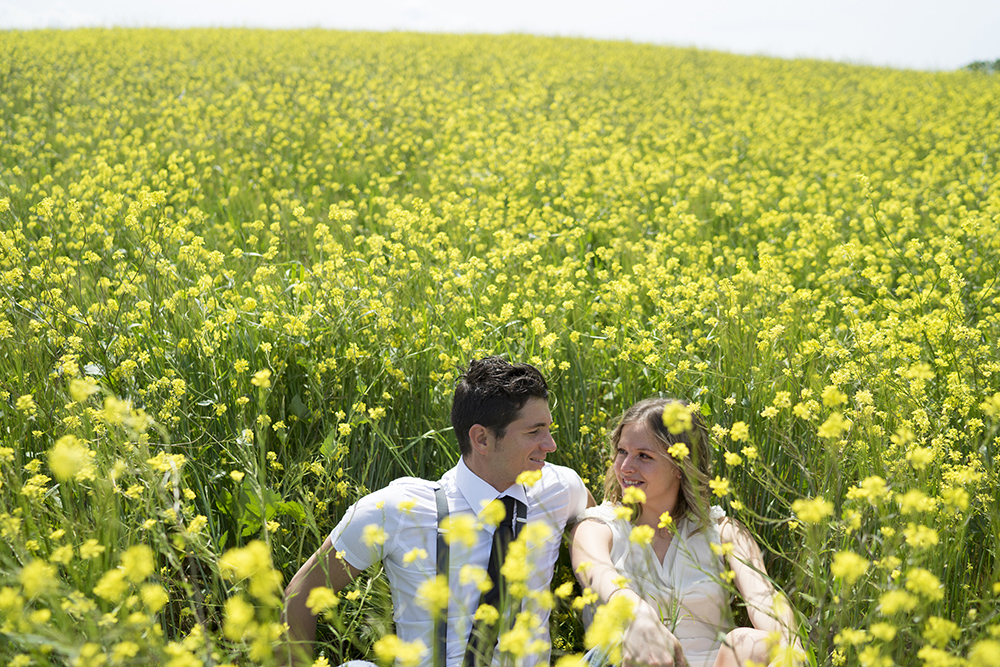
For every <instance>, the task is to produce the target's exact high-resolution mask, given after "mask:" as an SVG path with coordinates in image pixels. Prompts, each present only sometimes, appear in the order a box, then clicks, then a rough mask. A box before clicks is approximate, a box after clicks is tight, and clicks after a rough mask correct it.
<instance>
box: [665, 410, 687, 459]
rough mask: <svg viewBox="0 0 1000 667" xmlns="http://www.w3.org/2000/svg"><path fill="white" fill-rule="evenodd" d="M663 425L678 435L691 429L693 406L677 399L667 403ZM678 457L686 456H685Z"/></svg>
mask: <svg viewBox="0 0 1000 667" xmlns="http://www.w3.org/2000/svg"><path fill="white" fill-rule="evenodd" d="M663 425H664V426H666V427H667V430H668V431H669V432H670V433H671V434H673V435H678V434H681V433H684V432H686V431H690V430H691V425H692V420H691V406H688V405H683V404H681V403H678V402H676V401H672V402H670V403H667V405H666V406H664V408H663ZM677 458H684V457H683V456H680V457H677Z"/></svg>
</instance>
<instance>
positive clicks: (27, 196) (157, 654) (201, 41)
mask: <svg viewBox="0 0 1000 667" xmlns="http://www.w3.org/2000/svg"><path fill="white" fill-rule="evenodd" d="M0 77H2V78H0V98H2V100H0V101H2V105H0V109H2V111H0V113H2V122H0V220H2V225H0V294H2V296H3V300H4V310H3V313H2V315H0V345H2V348H0V359H2V366H0V398H2V408H0V409H2V411H3V419H2V426H0V433H2V436H0V437H2V447H3V449H0V466H2V470H3V473H2V474H3V476H2V478H0V479H2V484H0V498H2V499H3V502H2V510H0V536H2V540H0V656H2V657H3V660H4V661H5V662H7V663H10V664H20V665H25V664H41V665H56V664H79V665H98V664H106V663H110V664H148V663H149V662H151V661H153V662H165V663H167V664H176V665H181V664H200V663H205V664H214V663H226V662H234V663H241V664H246V663H248V662H252V663H260V664H266V663H268V662H269V661H271V660H272V656H271V652H272V646H273V643H272V642H273V640H275V639H276V637H277V635H278V634H280V625H279V623H278V605H279V600H278V591H280V588H281V583H282V580H283V578H284V579H287V577H288V576H290V575H291V573H292V572H294V571H295V569H296V568H297V567H298V566H299V565H300V564H301V563H302V562H303V561H304V559H305V558H306V557H307V556H308V554H309V553H311V552H312V550H313V549H314V548H315V547H316V546H318V544H319V543H320V542H321V541H322V539H323V538H324V537H325V535H326V534H327V533H328V531H329V530H330V529H331V528H332V526H333V525H334V524H335V522H336V520H337V518H338V517H339V516H340V514H341V513H342V511H343V510H344V509H345V508H346V507H347V506H348V504H349V503H351V502H353V501H354V500H355V499H356V498H358V497H359V496H360V495H362V494H364V493H365V492H367V491H369V490H372V489H376V488H379V487H381V486H383V485H385V484H386V483H387V482H388V481H389V480H391V479H393V478H395V477H398V476H401V475H416V476H421V477H429V478H436V477H437V476H438V475H440V474H441V473H442V472H443V471H444V470H447V469H448V468H449V467H451V466H452V465H453V464H454V462H455V461H456V458H457V453H456V448H455V446H454V444H453V443H454V439H453V437H452V435H451V433H450V432H449V428H448V411H449V408H450V401H451V393H452V389H453V386H454V380H455V378H456V377H457V375H458V373H460V372H461V369H462V368H463V367H464V366H465V365H466V363H467V362H468V360H470V359H471V358H475V357H480V356H484V355H487V354H494V353H498V354H505V355H507V356H509V357H510V358H512V359H517V360H523V361H528V362H531V363H533V364H536V365H537V366H539V367H540V368H541V369H542V370H543V371H544V372H545V373H546V375H547V376H548V377H549V379H550V383H551V385H552V389H553V400H552V408H553V414H554V416H555V419H556V422H557V425H558V432H557V441H558V443H559V451H558V452H556V453H555V454H554V455H553V456H552V460H554V461H555V462H557V463H562V464H566V465H570V466H572V467H574V468H576V469H577V470H579V471H580V472H581V475H582V476H583V477H584V478H585V480H586V481H587V483H588V485H589V486H590V487H591V489H593V490H594V491H595V494H596V495H598V496H599V495H600V494H599V489H600V487H601V480H602V479H603V474H604V470H605V468H606V465H607V458H606V454H607V453H606V446H605V436H606V433H607V428H608V426H609V423H610V420H611V419H612V418H613V417H614V416H615V415H616V414H618V413H620V412H621V411H622V410H623V409H624V408H625V407H627V406H628V405H630V404H631V403H633V402H634V401H636V400H638V399H640V398H643V397H646V396H649V395H655V394H665V395H673V396H681V397H685V398H688V399H691V400H693V401H696V402H697V403H699V405H700V406H701V408H702V410H703V412H704V413H705V414H706V415H707V419H708V421H709V422H710V423H713V424H714V425H715V428H714V430H713V437H714V444H715V447H716V452H717V461H716V473H717V474H718V475H720V477H721V478H726V479H728V480H729V481H730V483H731V486H730V488H731V490H732V491H731V493H730V494H729V495H727V496H725V497H723V498H720V502H722V503H723V504H724V505H726V507H727V510H728V512H729V513H730V514H731V515H733V516H736V517H738V518H739V519H740V520H742V521H743V522H745V523H746V524H747V525H748V526H749V527H750V528H751V530H752V531H753V532H754V533H755V535H756V536H757V537H758V539H759V541H760V542H761V544H762V546H763V547H764V550H765V552H766V554H767V560H768V563H767V564H768V569H769V572H770V573H771V574H772V576H773V577H774V579H775V581H776V583H777V584H778V585H779V587H781V588H782V589H783V590H784V591H785V592H787V593H788V595H789V597H790V599H791V601H792V603H793V604H794V606H795V607H796V609H797V612H798V613H799V618H800V620H801V633H802V636H803V640H804V644H805V646H806V647H807V648H808V650H809V652H810V661H811V662H815V663H816V664H823V665H827V664H832V665H840V664H857V663H860V664H865V665H875V664H892V663H895V664H907V665H908V664H915V665H916V664H929V665H938V664H942V665H943V664H965V663H969V664H976V665H980V664H981V665H988V664H996V663H997V662H1000V659H998V654H1000V644H998V641H1000V637H998V635H1000V630H998V628H1000V624H998V621H997V609H998V607H997V604H996V601H997V595H998V594H1000V589H998V584H1000V563H998V561H997V558H996V555H997V544H998V541H1000V528H998V526H1000V523H998V516H1000V508H998V500H997V493H996V489H997V470H996V467H995V456H996V454H995V448H996V446H997V440H996V438H997V430H998V421H1000V398H998V396H1000V394H998V392H1000V385H998V372H1000V362H998V349H997V339H998V329H1000V319H998V313H997V306H998V303H1000V301H998V291H997V275H998V274H997V271H998V269H997V267H1000V261H998V259H1000V258H998V247H1000V239H998V235H997V234H998V229H1000V226H998V225H1000V191H998V181H997V174H998V173H1000V169H998V165H997V151H998V146H1000V134H998V133H1000V130H998V128H1000V118H998V113H1000V112H998V111H997V108H996V105H995V104H994V103H993V100H995V99H997V97H998V93H1000V91H998V89H997V88H998V85H1000V84H998V83H997V81H995V80H994V79H995V78H994V77H983V76H977V75H975V74H971V73H966V72H956V73H936V74H927V73H920V72H901V71H894V70H887V69H873V68H862V67H849V66H844V65H835V64H827V63H821V62H814V61H780V60H772V59H766V58H747V57H735V56H728V55H724V54H718V53H709V52H702V51H696V50H682V49H670V48H663V47H653V46H643V45H636V44H624V43H609V42H607V43H602V42H593V41H587V40H556V39H541V38H529V37H518V36H504V37H482V36H478V37H458V36H429V35H413V34H368V33H338V32H326V31H304V32H263V31H241V30H229V31H223V30H192V31H178V32H172V31H158V30H132V31H128V30H82V31H68V32H46V31H38V32H24V33H19V32H7V33H3V34H0ZM727 452H728V453H729V454H730V456H729V457H726V456H725V454H726V453H727ZM733 455H736V456H738V457H739V462H737V459H736V458H734V456H733ZM259 544H263V545H265V547H266V548H265V549H263V550H260V549H258V546H257V545H259ZM848 552H850V554H853V555H854V557H852V556H850V555H845V554H847V553H848ZM275 573H277V574H275ZM571 578H572V577H571V573H570V572H569V570H568V567H566V566H563V567H562V568H561V569H560V571H559V572H558V573H557V583H562V582H564V581H568V580H570V579H571ZM571 602H572V601H571V600H567V601H565V602H563V603H560V604H561V605H562V606H560V607H559V608H558V609H557V612H556V614H555V615H554V619H555V622H554V627H553V638H554V644H555V647H556V650H557V653H561V652H573V651H576V650H579V649H580V648H581V641H582V636H581V633H580V627H579V622H578V621H577V615H576V612H575V611H574V609H573V608H572V606H571ZM387 607H388V599H387V595H386V590H385V585H384V582H383V581H382V580H381V578H379V577H377V576H376V577H373V578H371V579H365V580H363V581H360V582H358V584H357V592H355V593H352V594H351V595H350V596H342V602H341V604H340V605H339V606H338V607H337V610H336V614H334V617H333V621H332V622H331V624H330V625H328V626H324V627H325V630H324V634H323V637H324V639H325V647H326V649H325V650H326V652H327V656H328V658H329V659H330V661H331V662H332V663H335V662H337V661H340V660H342V659H345V658H349V657H358V656H361V655H368V654H370V647H371V644H372V643H374V642H375V641H376V640H378V639H379V638H380V637H381V636H382V635H383V634H385V633H387V632H390V631H391V628H390V627H389V624H388V620H387V617H386V611H387ZM248 609H249V610H250V611H249V612H248V611H247V610H248ZM368 628H370V629H368ZM185 661H189V662H187V663H186V662H185Z"/></svg>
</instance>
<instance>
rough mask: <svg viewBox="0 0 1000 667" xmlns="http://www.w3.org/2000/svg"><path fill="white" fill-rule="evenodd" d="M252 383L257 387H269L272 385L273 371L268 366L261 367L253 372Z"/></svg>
mask: <svg viewBox="0 0 1000 667" xmlns="http://www.w3.org/2000/svg"><path fill="white" fill-rule="evenodd" d="M250 383H251V384H253V386H255V387H260V388H261V389H267V388H268V387H270V386H271V371H270V370H269V369H267V368H264V369H261V370H259V371H257V372H256V373H254V374H253V378H252V379H251V380H250Z"/></svg>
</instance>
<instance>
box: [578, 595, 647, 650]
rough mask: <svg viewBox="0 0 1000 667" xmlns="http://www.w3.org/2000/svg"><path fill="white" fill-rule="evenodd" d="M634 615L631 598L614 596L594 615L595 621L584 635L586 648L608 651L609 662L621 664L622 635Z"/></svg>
mask: <svg viewBox="0 0 1000 667" xmlns="http://www.w3.org/2000/svg"><path fill="white" fill-rule="evenodd" d="M634 614H635V610H634V606H633V603H632V600H631V599H630V597H629V596H626V595H613V596H612V597H611V599H610V600H608V603H607V604H605V605H603V606H601V607H598V608H597V611H596V612H595V613H594V620H593V621H592V622H591V624H590V627H589V628H587V632H586V635H584V640H583V642H584V646H586V647H587V648H588V649H592V648H598V647H599V648H600V649H601V650H602V651H608V652H609V657H608V661H609V662H610V663H611V664H618V663H620V662H621V642H622V635H623V634H624V632H625V628H626V627H628V624H629V623H630V622H631V621H632V617H633V616H634Z"/></svg>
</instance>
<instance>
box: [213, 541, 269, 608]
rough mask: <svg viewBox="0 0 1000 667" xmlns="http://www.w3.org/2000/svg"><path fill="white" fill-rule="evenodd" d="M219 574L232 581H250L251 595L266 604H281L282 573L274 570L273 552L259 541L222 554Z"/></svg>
mask: <svg viewBox="0 0 1000 667" xmlns="http://www.w3.org/2000/svg"><path fill="white" fill-rule="evenodd" d="M219 574H221V575H222V576H223V577H225V578H227V579H229V580H230V581H249V587H248V590H249V592H250V594H251V595H252V596H254V597H255V598H257V599H258V600H260V601H261V602H263V603H264V604H268V605H272V604H277V603H278V602H279V592H280V589H281V573H280V572H276V571H275V570H274V568H273V566H272V564H271V551H270V549H268V547H267V545H266V544H264V543H263V542H261V541H259V540H254V541H253V542H250V543H248V544H247V545H246V546H245V547H237V548H235V549H230V550H229V551H227V552H226V553H224V554H222V557H221V558H220V559H219Z"/></svg>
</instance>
